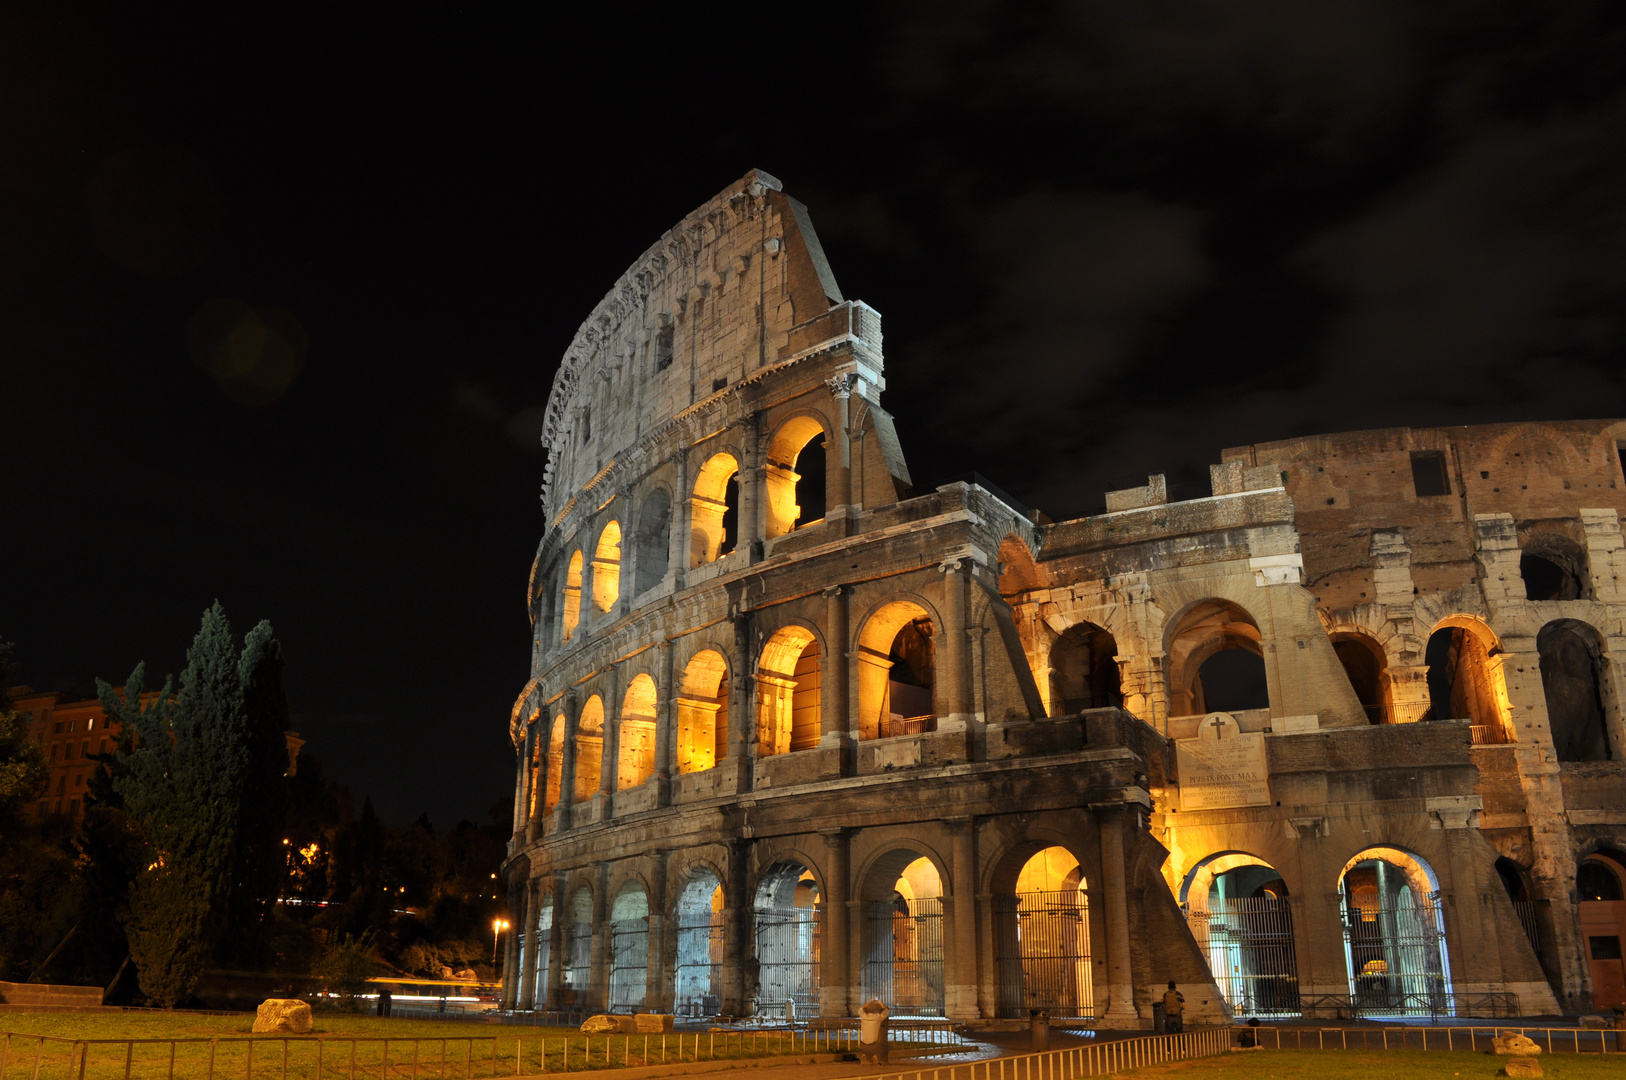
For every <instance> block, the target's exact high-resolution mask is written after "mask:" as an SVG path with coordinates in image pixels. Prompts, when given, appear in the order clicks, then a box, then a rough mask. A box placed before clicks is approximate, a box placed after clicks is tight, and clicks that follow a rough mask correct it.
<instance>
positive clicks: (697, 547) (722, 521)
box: [689, 453, 740, 569]
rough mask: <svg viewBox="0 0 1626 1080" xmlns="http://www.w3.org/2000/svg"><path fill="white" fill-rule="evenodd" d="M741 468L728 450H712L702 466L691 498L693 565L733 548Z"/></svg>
mask: <svg viewBox="0 0 1626 1080" xmlns="http://www.w3.org/2000/svg"><path fill="white" fill-rule="evenodd" d="M739 472H740V463H739V461H738V460H737V459H736V458H735V457H734V455H733V454H727V453H723V454H713V455H712V456H711V457H710V458H708V459H707V460H706V463H705V464H704V465H702V466H701V467H700V475H698V476H697V477H695V481H694V496H693V498H691V499H690V500H689V501H690V511H689V567H690V569H693V568H695V567H698V566H704V565H706V564H707V563H709V562H716V561H717V560H718V559H719V558H721V557H722V556H724V555H727V554H728V553H729V552H730V551H733V550H734V544H735V541H736V540H737V538H738V536H739V525H738V516H739V479H738V478H739ZM731 483H732V485H733V486H732V487H730V484H731Z"/></svg>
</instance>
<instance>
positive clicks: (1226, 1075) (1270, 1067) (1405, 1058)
mask: <svg viewBox="0 0 1626 1080" xmlns="http://www.w3.org/2000/svg"><path fill="white" fill-rule="evenodd" d="M1536 1060H1537V1061H1538V1062H1540V1063H1541V1071H1542V1073H1543V1080H1622V1078H1626V1056H1623V1055H1620V1054H1608V1055H1604V1054H1542V1055H1541V1056H1540V1057H1538V1058H1537V1059H1536ZM1502 1061H1503V1059H1502V1058H1499V1057H1494V1056H1492V1055H1490V1054H1475V1053H1470V1052H1468V1051H1465V1050H1458V1051H1450V1050H1426V1051H1425V1050H1251V1051H1248V1052H1245V1053H1240V1054H1223V1055H1221V1056H1218V1057H1211V1058H1198V1059H1196V1060H1195V1061H1177V1062H1172V1063H1170V1064H1167V1065H1152V1066H1148V1067H1147V1068H1144V1069H1136V1070H1135V1071H1134V1073H1133V1075H1134V1076H1137V1077H1162V1076H1167V1077H1170V1078H1171V1080H1173V1078H1175V1077H1179V1078H1180V1080H1346V1078H1347V1080H1371V1078H1372V1077H1382V1080H1452V1078H1460V1080H1492V1078H1494V1077H1495V1076H1496V1075H1497V1073H1498V1072H1500V1071H1501V1068H1502Z"/></svg>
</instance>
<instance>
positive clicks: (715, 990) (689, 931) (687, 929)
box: [675, 911, 723, 1016]
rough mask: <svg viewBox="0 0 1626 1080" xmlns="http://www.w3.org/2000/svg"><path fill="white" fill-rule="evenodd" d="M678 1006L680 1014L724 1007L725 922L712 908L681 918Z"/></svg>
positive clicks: (713, 1013)
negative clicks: (717, 916) (716, 915)
mask: <svg viewBox="0 0 1626 1080" xmlns="http://www.w3.org/2000/svg"><path fill="white" fill-rule="evenodd" d="M677 955H678V958H677V967H676V977H675V983H676V990H677V996H676V1008H677V1014H678V1015H679V1016H716V1015H717V1013H718V1012H719V1011H720V1010H721V1009H722V996H721V991H722V971H723V923H722V920H721V919H716V920H715V921H714V917H713V915H712V913H711V912H710V911H706V912H703V913H697V914H692V915H682V916H679V918H678V953H677Z"/></svg>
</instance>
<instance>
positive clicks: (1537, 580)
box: [1519, 532, 1591, 600]
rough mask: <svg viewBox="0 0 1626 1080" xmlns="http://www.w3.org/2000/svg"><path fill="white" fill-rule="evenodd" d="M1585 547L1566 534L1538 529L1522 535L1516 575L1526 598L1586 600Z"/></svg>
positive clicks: (1587, 593) (1586, 570) (1587, 591)
mask: <svg viewBox="0 0 1626 1080" xmlns="http://www.w3.org/2000/svg"><path fill="white" fill-rule="evenodd" d="M1587 562H1588V560H1587V554H1586V549H1585V548H1583V547H1582V546H1581V545H1580V544H1577V543H1576V542H1575V541H1573V540H1571V539H1570V538H1569V537H1567V536H1561V535H1559V534H1557V533H1549V532H1538V533H1532V534H1530V535H1529V536H1527V537H1525V541H1524V544H1523V550H1522V551H1521V552H1520V553H1519V576H1520V577H1521V578H1523V579H1524V598H1525V599H1526V600H1588V599H1591V590H1589V589H1588V588H1587V580H1588V578H1589V577H1590V576H1591V575H1590V571H1589V568H1588V566H1587Z"/></svg>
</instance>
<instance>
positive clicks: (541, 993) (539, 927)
mask: <svg viewBox="0 0 1626 1080" xmlns="http://www.w3.org/2000/svg"><path fill="white" fill-rule="evenodd" d="M552 962H553V894H552V893H549V894H548V895H547V896H544V897H543V898H542V902H541V903H540V904H538V905H537V909H536V986H535V990H534V992H533V996H532V998H531V1001H532V1002H534V1003H535V1007H536V1008H538V1009H540V1008H542V1007H543V1006H544V1005H545V1004H546V1003H547V1000H548V967H549V965H550V964H552Z"/></svg>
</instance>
